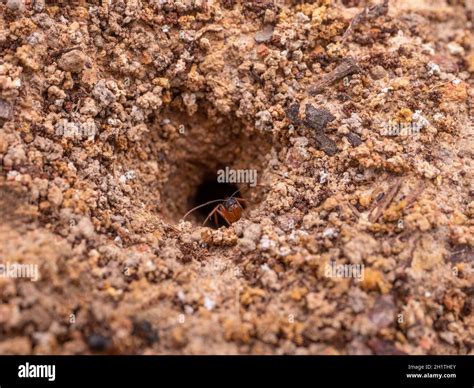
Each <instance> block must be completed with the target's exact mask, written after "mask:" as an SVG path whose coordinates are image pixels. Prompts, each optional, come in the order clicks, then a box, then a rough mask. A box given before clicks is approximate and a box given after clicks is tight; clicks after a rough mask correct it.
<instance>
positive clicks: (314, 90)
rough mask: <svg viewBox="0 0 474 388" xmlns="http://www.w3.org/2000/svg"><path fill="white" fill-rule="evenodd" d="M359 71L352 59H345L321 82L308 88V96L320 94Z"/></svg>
mask: <svg viewBox="0 0 474 388" xmlns="http://www.w3.org/2000/svg"><path fill="white" fill-rule="evenodd" d="M360 72H361V69H360V67H359V66H358V65H357V62H356V60H355V59H354V58H352V57H347V58H345V59H344V60H343V61H342V62H341V63H340V64H339V65H337V67H336V68H335V69H334V70H333V71H331V72H329V73H328V74H326V75H325V76H324V77H323V78H322V80H321V81H319V82H318V83H317V84H316V85H313V86H312V87H310V88H309V94H311V95H313V96H314V95H316V94H319V93H321V92H322V91H323V90H324V89H326V88H327V87H328V86H330V85H332V84H333V83H335V82H337V81H339V80H340V79H343V78H345V77H347V76H349V75H351V74H354V73H360Z"/></svg>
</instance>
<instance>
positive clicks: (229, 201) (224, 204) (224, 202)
mask: <svg viewBox="0 0 474 388" xmlns="http://www.w3.org/2000/svg"><path fill="white" fill-rule="evenodd" d="M239 191H240V189H239V190H237V191H236V192H235V193H233V194H232V195H231V196H230V197H227V198H225V199H214V200H213V201H209V202H206V203H203V204H202V205H199V206H196V207H194V208H192V209H191V210H190V211H188V212H187V213H186V214H185V215H184V217H183V220H184V219H185V218H186V217H187V216H188V215H189V214H191V213H192V212H193V211H194V210H197V209H199V208H201V207H203V206H207V205H209V204H211V203H214V202H221V203H220V204H219V205H217V206H216V207H215V208H214V209H213V210H212V211H211V212H210V213H209V214H208V215H207V217H206V219H205V220H204V222H203V223H202V224H203V225H205V224H206V222H207V221H209V219H210V218H211V217H212V216H214V223H215V224H216V225H218V219H217V215H220V216H221V217H222V218H223V219H224V221H225V222H227V225H229V226H230V225H232V224H233V223H234V222H237V221H238V220H240V218H241V217H242V212H243V210H244V208H243V207H242V205H241V203H240V202H241V201H242V202H245V199H243V198H237V197H234V195H235V194H237V193H238V192H239Z"/></svg>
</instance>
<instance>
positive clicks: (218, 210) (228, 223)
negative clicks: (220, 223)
mask: <svg viewBox="0 0 474 388" xmlns="http://www.w3.org/2000/svg"><path fill="white" fill-rule="evenodd" d="M216 211H217V213H219V215H220V216H221V217H222V218H223V219H224V220H225V222H227V225H229V226H231V225H232V224H231V223H230V222H229V220H227V217H226V216H225V214H224V213H222V212H221V211H220V209H216Z"/></svg>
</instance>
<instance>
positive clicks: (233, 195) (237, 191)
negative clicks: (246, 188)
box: [229, 189, 240, 198]
mask: <svg viewBox="0 0 474 388" xmlns="http://www.w3.org/2000/svg"><path fill="white" fill-rule="evenodd" d="M239 191H240V189H238V190H237V191H236V192H235V193H233V194H232V195H231V196H230V197H229V198H232V197H233V196H234V195H235V194H237V193H238V192H239Z"/></svg>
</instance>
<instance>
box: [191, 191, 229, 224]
mask: <svg viewBox="0 0 474 388" xmlns="http://www.w3.org/2000/svg"><path fill="white" fill-rule="evenodd" d="M232 195H233V194H232ZM219 201H220V202H222V201H224V199H214V200H212V201H209V202H206V203H203V204H201V205H198V206H196V207H193V208H192V209H191V210H190V211H188V212H187V213H186V214H185V215H184V217H183V218H182V219H183V220H184V219H185V218H186V217H187V216H189V215H190V214H191V213H192V212H193V211H194V210H197V209H199V208H201V207H204V206H207V205H209V204H211V203H214V202H219Z"/></svg>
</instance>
